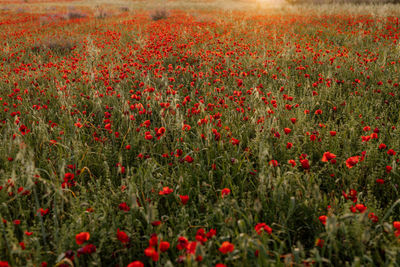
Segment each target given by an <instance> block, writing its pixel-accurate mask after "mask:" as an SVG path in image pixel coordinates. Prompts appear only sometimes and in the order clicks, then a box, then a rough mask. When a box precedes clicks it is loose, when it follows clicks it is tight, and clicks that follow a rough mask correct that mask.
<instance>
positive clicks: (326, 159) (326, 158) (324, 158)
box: [322, 151, 336, 162]
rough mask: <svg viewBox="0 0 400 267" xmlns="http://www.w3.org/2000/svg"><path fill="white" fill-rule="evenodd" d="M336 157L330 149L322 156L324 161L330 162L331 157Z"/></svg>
mask: <svg viewBox="0 0 400 267" xmlns="http://www.w3.org/2000/svg"><path fill="white" fill-rule="evenodd" d="M334 158H336V155H335V154H333V153H331V152H329V151H327V152H325V153H324V155H323V156H322V162H328V161H330V160H331V159H334Z"/></svg>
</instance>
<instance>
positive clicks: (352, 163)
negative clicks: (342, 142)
mask: <svg viewBox="0 0 400 267" xmlns="http://www.w3.org/2000/svg"><path fill="white" fill-rule="evenodd" d="M359 160H360V156H354V157H350V158H348V159H347V160H346V166H347V168H349V169H351V168H353V167H354V166H355V165H356V164H357V163H358V161H359Z"/></svg>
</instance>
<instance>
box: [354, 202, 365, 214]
mask: <svg viewBox="0 0 400 267" xmlns="http://www.w3.org/2000/svg"><path fill="white" fill-rule="evenodd" d="M356 209H357V210H358V211H359V212H360V213H364V212H365V211H366V210H367V207H366V206H364V205H363V204H356Z"/></svg>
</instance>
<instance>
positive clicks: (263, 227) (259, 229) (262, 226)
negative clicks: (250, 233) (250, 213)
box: [254, 223, 272, 235]
mask: <svg viewBox="0 0 400 267" xmlns="http://www.w3.org/2000/svg"><path fill="white" fill-rule="evenodd" d="M254 229H255V230H256V232H257V234H259V235H261V234H262V232H267V233H268V234H272V229H271V227H269V226H268V225H266V224H265V223H258V224H256V226H255V227H254Z"/></svg>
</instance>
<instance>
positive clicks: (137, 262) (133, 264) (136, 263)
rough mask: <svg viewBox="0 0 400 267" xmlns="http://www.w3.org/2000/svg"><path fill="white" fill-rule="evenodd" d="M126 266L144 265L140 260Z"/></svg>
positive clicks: (141, 266)
mask: <svg viewBox="0 0 400 267" xmlns="http://www.w3.org/2000/svg"><path fill="white" fill-rule="evenodd" d="M126 267H144V264H143V263H142V262H141V261H133V262H131V263H129V264H128V266H126Z"/></svg>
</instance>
